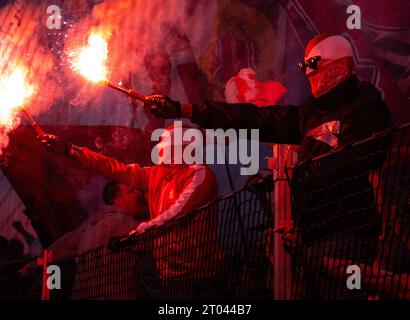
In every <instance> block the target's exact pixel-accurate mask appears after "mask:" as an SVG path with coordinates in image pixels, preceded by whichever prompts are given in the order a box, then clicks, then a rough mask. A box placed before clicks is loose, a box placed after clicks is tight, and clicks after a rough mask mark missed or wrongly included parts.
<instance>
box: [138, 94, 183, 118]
mask: <svg viewBox="0 0 410 320" xmlns="http://www.w3.org/2000/svg"><path fill="white" fill-rule="evenodd" d="M145 106H146V107H148V108H149V110H150V111H151V113H152V114H153V115H154V116H155V117H157V118H163V119H175V118H181V104H180V103H179V102H178V101H174V100H172V99H171V98H170V97H167V96H163V95H160V94H154V95H151V96H148V97H147V100H146V101H145Z"/></svg>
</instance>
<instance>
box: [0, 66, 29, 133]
mask: <svg viewBox="0 0 410 320" xmlns="http://www.w3.org/2000/svg"><path fill="white" fill-rule="evenodd" d="M25 74H26V73H25V72H24V71H23V69H21V68H17V69H15V70H14V71H13V72H12V73H11V74H10V76H8V77H2V78H0V125H1V126H7V127H10V126H12V124H13V116H14V114H15V112H16V111H17V109H18V108H19V107H22V106H23V104H24V100H25V99H26V98H28V97H30V96H31V95H32V93H33V87H31V86H29V85H27V84H26V82H25Z"/></svg>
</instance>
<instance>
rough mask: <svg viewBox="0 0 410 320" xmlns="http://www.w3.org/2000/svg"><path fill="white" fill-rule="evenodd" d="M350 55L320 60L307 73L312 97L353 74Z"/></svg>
mask: <svg viewBox="0 0 410 320" xmlns="http://www.w3.org/2000/svg"><path fill="white" fill-rule="evenodd" d="M352 69H353V59H352V57H344V58H340V59H337V60H333V61H329V60H327V61H326V60H325V59H323V60H320V61H319V63H318V66H317V69H316V70H313V71H311V72H309V70H308V73H307V77H308V79H309V82H310V87H311V90H312V94H313V96H314V97H316V98H318V97H320V96H321V95H323V94H325V93H327V92H329V91H330V90H332V89H333V88H335V87H336V86H337V85H339V84H340V83H342V82H343V81H345V80H346V79H347V78H349V77H350V76H351V75H352V74H353V70H352Z"/></svg>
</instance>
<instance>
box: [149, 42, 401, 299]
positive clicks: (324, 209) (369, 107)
mask: <svg viewBox="0 0 410 320" xmlns="http://www.w3.org/2000/svg"><path fill="white" fill-rule="evenodd" d="M299 67H300V68H301V70H302V71H303V72H304V73H305V74H306V76H307V77H308V79H309V82H310V86H311V92H312V96H311V98H310V99H309V101H307V102H306V103H305V104H303V105H300V106H293V105H287V106H268V107H264V108H258V107H257V106H255V105H253V104H250V103H244V104H228V103H224V102H215V101H205V102H203V103H199V104H195V103H193V104H181V103H179V102H177V101H174V100H172V99H171V98H169V97H166V96H161V95H153V96H150V97H149V98H148V101H147V103H146V105H147V107H149V108H150V110H151V112H152V113H153V114H154V115H155V116H157V117H162V118H180V117H186V118H190V119H191V120H192V121H193V122H194V123H197V124H199V125H201V126H202V127H204V128H213V129H216V128H222V129H225V130H226V129H229V128H235V129H255V128H257V129H259V130H260V139H261V141H262V142H269V143H283V144H297V145H299V146H300V148H299V154H298V164H301V163H303V162H305V161H306V160H308V159H312V158H314V157H316V156H319V155H323V154H326V153H328V152H331V151H334V150H336V149H339V148H342V147H344V146H346V145H348V144H350V143H352V142H354V141H358V140H362V139H365V138H367V137H370V136H371V135H372V134H373V133H376V132H381V131H384V130H386V129H388V128H390V127H392V126H393V123H392V119H391V115H390V112H389V110H388V108H387V106H386V105H385V103H384V101H383V99H382V97H381V93H380V92H379V91H378V90H377V89H376V88H375V87H374V86H373V85H372V84H371V83H369V82H364V81H360V80H359V79H358V77H357V76H356V75H355V74H354V73H353V51H352V47H351V45H350V43H349V42H348V41H347V40H346V39H345V38H344V37H343V36H341V35H331V34H321V35H318V36H316V37H315V38H313V39H312V40H311V41H310V42H309V43H308V44H307V46H306V51H305V56H304V60H303V61H302V62H301V63H299ZM382 162H383V156H381V158H379V159H378V160H377V161H374V164H372V166H373V167H372V168H370V167H369V168H367V170H368V171H369V172H370V171H371V170H373V169H375V168H376V167H377V166H379V167H380V166H381V163H382ZM327 165H328V166H332V164H331V162H329V161H328V162H327ZM313 170H316V171H314V174H318V171H317V170H323V171H322V172H326V171H325V170H324V168H319V169H317V168H316V169H311V172H310V173H312V172H313ZM319 173H321V171H319ZM339 173H340V174H341V179H345V178H346V175H347V172H345V173H343V172H341V171H340V172H339ZM301 174H302V173H300V172H298V170H295V171H294V174H293V181H295V180H297V178H298V177H299V178H300V176H301ZM303 174H307V175H309V172H304V173H303ZM339 178H340V177H339ZM337 179H338V178H336V177H335V176H326V177H325V179H322V180H321V181H320V183H322V184H324V185H323V191H322V193H321V194H320V195H319V196H318V194H315V195H313V196H312V197H311V199H309V200H307V201H306V202H305V205H304V206H303V207H300V206H297V203H295V200H294V199H295V198H297V196H298V192H300V190H301V188H302V187H300V186H295V183H294V182H293V183H292V199H293V203H292V204H293V211H294V212H293V215H294V217H295V225H296V231H298V229H300V230H310V232H305V233H304V232H298V233H297V234H298V237H299V236H300V237H299V240H298V241H297V243H298V245H297V250H298V252H299V257H302V258H301V259H302V260H303V259H304V261H303V262H301V264H302V267H301V268H299V271H300V272H301V273H302V274H303V277H304V281H302V282H301V283H303V284H304V285H303V286H302V288H300V287H299V288H297V290H299V291H303V292H302V293H301V292H299V293H298V296H299V297H302V298H311V297H319V298H320V297H323V296H325V295H324V294H323V293H322V292H320V290H321V284H320V283H321V281H320V280H318V278H317V276H316V275H314V274H312V273H309V272H308V269H309V266H311V265H312V261H314V262H315V263H317V264H318V265H317V266H316V269H317V270H319V269H320V268H322V267H323V265H326V263H325V262H323V261H325V260H326V261H329V259H327V258H328V257H332V258H335V259H339V260H337V261H353V262H357V263H360V262H363V261H365V262H366V263H370V264H371V263H372V262H373V261H374V259H375V255H376V245H377V237H378V234H379V232H380V230H379V224H380V220H379V215H378V213H377V210H376V209H375V204H374V198H373V193H372V186H371V184H370V182H369V181H368V179H367V176H365V175H361V176H360V177H356V176H355V177H353V178H352V179H351V180H348V179H347V181H350V182H349V183H347V184H346V183H345V184H344V185H341V186H340V187H339V188H338V189H337V190H336V191H334V190H332V191H329V188H328V189H326V184H329V185H330V184H331V183H332V184H335V183H336V182H337V181H338V180H337ZM299 180H301V179H299ZM302 180H303V179H302ZM311 187H312V184H310V185H307V186H304V187H303V188H302V189H303V190H305V191H304V192H306V190H309V188H311ZM306 188H307V189H306ZM354 188H357V190H366V191H365V192H362V193H358V194H356V193H354V194H351V193H352V190H355V189H354ZM341 199H344V200H343V201H342V200H341ZM363 208H364V209H363ZM315 227H319V228H318V229H315ZM315 230H320V231H315ZM337 234H342V235H343V237H344V239H343V243H341V242H340V241H339V240H337V236H335V235H337ZM318 243H321V245H322V247H320V248H318ZM319 251H320V252H322V254H321V255H316V256H315V255H314V252H319ZM312 252H313V253H312ZM323 252H327V253H326V254H325V256H324V255H323ZM308 260H310V261H308ZM332 261H336V260H332ZM299 262H300V261H299ZM303 266H304V267H303ZM314 268H315V267H312V269H314ZM322 271H323V270H322ZM308 278H310V279H308ZM309 281H310V284H306V283H308V282H309ZM322 288H327V289H329V285H327V287H326V286H322ZM315 289H317V290H316V291H318V292H314V293H313V291H315ZM312 290H313V291H312ZM330 290H332V289H330ZM334 291H335V292H336V291H337V292H338V294H340V295H338V296H334V298H346V297H349V298H350V297H359V298H363V297H364V293H363V292H364V291H363V290H353V291H352V290H348V289H347V288H346V283H345V282H344V283H342V286H341V287H338V288H334ZM358 291H361V292H360V293H358Z"/></svg>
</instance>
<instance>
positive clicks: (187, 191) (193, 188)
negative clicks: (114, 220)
mask: <svg viewBox="0 0 410 320" xmlns="http://www.w3.org/2000/svg"><path fill="white" fill-rule="evenodd" d="M190 170H191V172H190V175H189V176H188V177H187V179H186V180H187V182H186V183H185V186H184V189H183V191H182V192H181V193H180V194H179V195H178V198H177V200H176V201H175V202H174V204H173V205H172V206H171V207H169V208H168V209H167V210H165V211H164V212H162V213H161V214H160V215H159V216H157V217H156V218H154V219H152V220H150V221H148V222H143V223H141V224H140V225H139V226H138V228H137V231H143V230H145V229H147V228H149V227H151V226H153V225H161V224H164V223H165V222H166V221H168V220H170V219H172V218H173V217H175V216H178V215H183V214H186V213H189V212H192V211H194V210H195V209H197V208H198V207H200V206H202V205H205V204H206V203H207V202H208V201H212V200H214V199H216V197H217V195H218V192H217V182H216V178H215V176H214V174H213V172H212V171H211V170H210V169H208V168H207V167H206V166H203V165H194V166H191V167H190Z"/></svg>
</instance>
